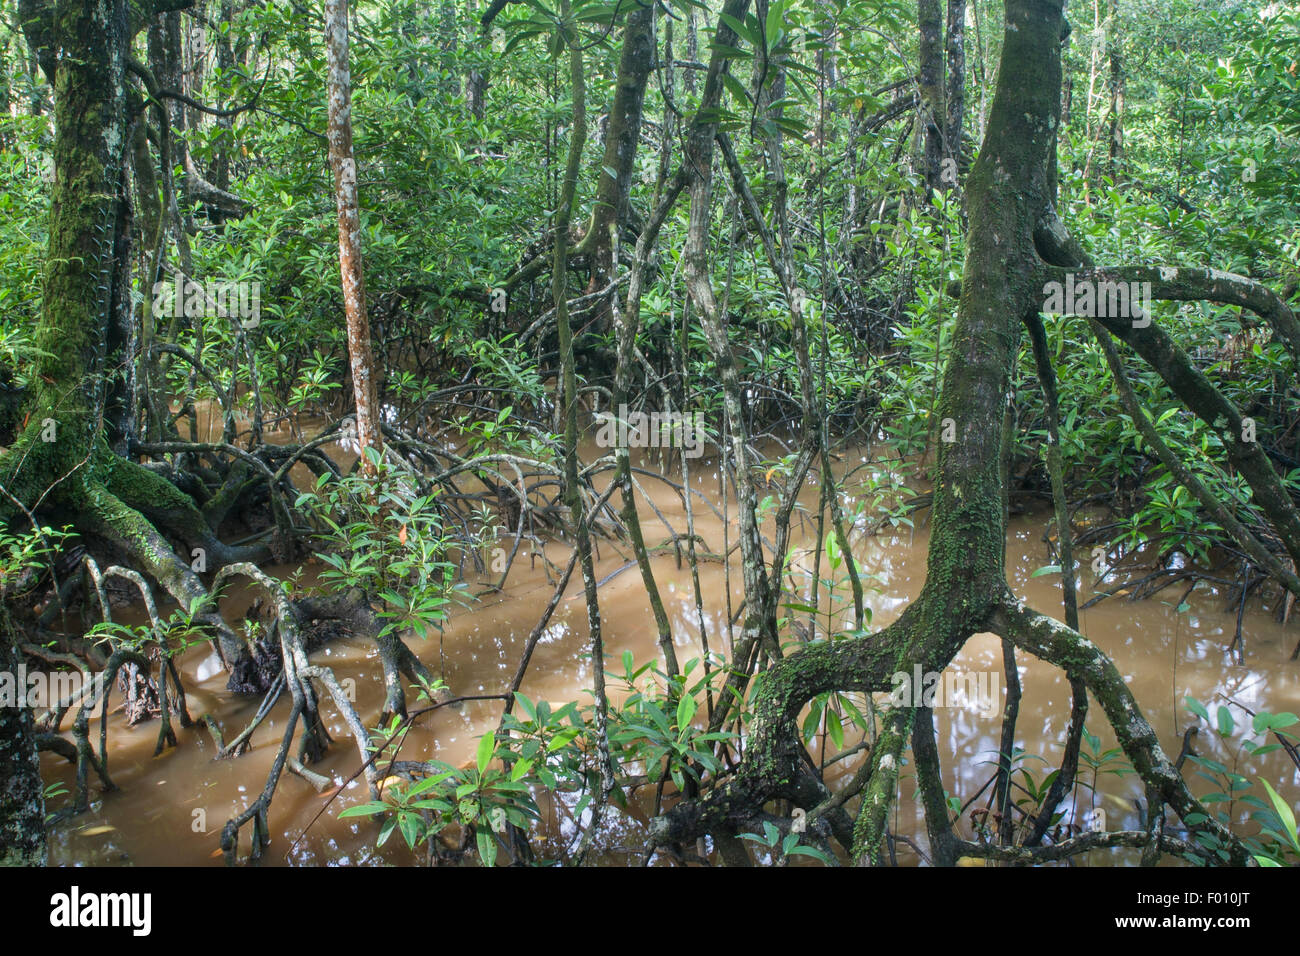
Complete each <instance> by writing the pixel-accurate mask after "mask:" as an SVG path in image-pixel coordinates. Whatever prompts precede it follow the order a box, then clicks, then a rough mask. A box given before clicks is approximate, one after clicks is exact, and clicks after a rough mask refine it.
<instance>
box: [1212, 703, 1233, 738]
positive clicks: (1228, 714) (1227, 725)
mask: <svg viewBox="0 0 1300 956" xmlns="http://www.w3.org/2000/svg"><path fill="white" fill-rule="evenodd" d="M1215 716H1216V717H1217V718H1218V722H1219V736H1220V737H1231V736H1232V732H1233V731H1234V730H1236V728H1237V725H1236V723H1235V722H1234V721H1233V719H1232V711H1230V710H1229V709H1228V708H1227V707H1224V706H1220V707H1219V710H1218V713H1217V714H1215Z"/></svg>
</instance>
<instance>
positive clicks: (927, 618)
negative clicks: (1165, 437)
mask: <svg viewBox="0 0 1300 956" xmlns="http://www.w3.org/2000/svg"><path fill="white" fill-rule="evenodd" d="M1062 6H1063V3H1062V0H1007V3H1006V33H1005V36H1004V41H1003V53H1002V65H1001V69H1000V70H999V73H998V86H997V91H996V93H995V95H994V101H993V106H992V110H991V113H990V116H989V125H988V131H987V134H986V136H985V141H984V145H983V148H982V149H981V150H980V153H979V157H978V159H977V161H976V164H975V166H974V168H973V169H972V170H971V174H970V177H969V179H968V181H967V203H968V211H969V216H970V225H969V229H968V233H967V254H966V262H965V268H964V271H963V279H962V293H961V301H960V306H959V308H958V313H957V320H956V324H955V327H954V330H953V344H952V349H951V353H950V355H951V357H950V359H949V362H948V365H947V367H946V369H945V371H944V377H943V387H942V393H941V397H940V401H939V410H938V415H939V417H940V418H941V419H951V422H952V431H953V433H954V434H955V441H953V442H951V443H945V444H943V445H941V446H940V454H939V466H938V478H937V481H936V484H935V489H934V499H933V524H932V528H933V530H932V534H931V538H930V545H929V561H928V567H927V576H926V582H925V586H924V587H923V588H922V591H921V594H920V596H919V597H917V599H916V600H915V601H914V602H913V603H912V604H911V605H910V606H909V607H908V608H907V609H906V610H905V611H904V613H903V615H902V616H901V617H900V618H899V619H898V620H897V621H896V622H894V623H893V624H892V625H890V626H889V627H887V628H885V629H884V630H882V631H880V632H879V633H876V634H872V635H869V636H863V637H846V638H843V639H841V640H836V641H828V642H825V643H822V644H817V645H808V646H806V647H804V648H803V649H801V650H799V651H798V652H797V653H795V654H792V655H791V656H789V657H787V658H785V659H784V660H782V661H779V662H778V663H776V664H775V665H774V666H773V667H771V668H770V669H769V670H768V671H767V672H766V673H765V674H764V677H763V682H762V685H761V688H760V690H759V691H758V692H757V693H756V695H755V700H754V707H753V721H752V724H751V726H750V734H749V737H748V742H749V746H748V748H747V750H746V753H745V757H744V760H743V762H742V763H741V765H740V766H739V767H738V768H737V769H736V771H735V772H734V773H733V774H732V775H731V776H730V777H729V778H728V779H727V782H726V783H725V784H722V785H720V786H718V787H716V788H714V789H713V790H712V791H710V792H709V793H708V794H707V795H706V796H704V797H702V798H700V799H697V800H686V801H682V802H681V803H679V804H678V805H677V806H676V807H674V808H673V809H672V810H670V811H669V812H668V813H666V814H665V815H663V816H661V817H658V818H656V819H655V820H654V821H653V823H652V825H651V835H652V838H653V839H654V841H655V842H656V843H657V844H659V845H664V844H667V843H673V842H685V841H687V840H689V839H692V838H694V837H696V836H698V835H700V834H702V833H707V832H716V833H722V834H726V833H736V832H739V831H740V830H741V829H742V828H749V827H752V826H755V825H756V824H757V823H758V822H759V820H758V814H759V812H760V811H761V809H762V807H763V804H764V803H765V802H766V801H768V800H771V799H774V798H782V799H788V800H793V801H796V803H795V805H796V806H802V807H808V806H810V804H809V803H808V802H805V801H807V800H808V799H809V796H810V794H811V795H812V796H813V797H814V800H817V799H820V801H821V805H820V806H819V805H817V804H816V803H814V804H812V806H813V809H812V810H811V811H809V812H808V813H807V816H806V826H807V828H808V831H809V832H810V833H812V834H813V835H814V836H815V835H816V834H817V833H819V832H820V833H822V834H824V833H825V832H826V822H828V820H829V817H830V814H831V813H832V812H833V810H834V806H835V805H834V802H833V800H831V799H829V795H828V794H826V792H825V789H824V788H823V787H821V785H820V784H816V785H815V786H814V787H812V788H811V789H810V787H809V786H808V784H807V775H806V774H805V773H804V772H803V769H802V763H803V756H802V748H801V746H800V737H799V732H798V722H797V721H798V717H799V713H800V710H801V709H802V708H803V706H804V705H805V704H806V703H807V702H808V701H809V700H811V699H812V698H814V697H815V696H817V695H818V694H822V693H825V692H827V691H835V690H838V691H853V692H862V693H888V692H889V691H890V690H891V689H892V686H893V684H892V675H893V674H895V673H897V672H900V671H901V672H903V673H911V672H912V671H913V668H914V667H919V668H920V669H921V671H922V672H935V673H939V672H942V671H943V670H945V669H946V668H947V666H948V665H949V664H950V663H951V662H952V660H953V659H954V658H955V657H956V656H957V654H958V653H959V652H960V651H961V649H962V647H963V646H964V645H965V644H966V642H967V641H968V640H969V639H970V637H971V636H972V635H973V634H976V633H980V632H984V631H992V632H993V633H996V634H998V635H1000V636H1002V637H1005V638H1007V639H1009V640H1010V641H1011V642H1012V643H1013V644H1014V645H1015V646H1016V647H1018V648H1020V649H1022V650H1026V651H1028V652H1029V653H1031V654H1034V655H1035V656H1037V657H1039V658H1041V659H1043V660H1045V661H1046V662H1048V663H1051V664H1053V665H1055V666H1057V667H1060V668H1061V669H1063V670H1064V671H1065V672H1066V674H1067V676H1069V677H1070V678H1071V679H1077V680H1079V681H1081V682H1082V683H1083V684H1084V685H1086V687H1087V690H1088V692H1089V693H1090V694H1092V696H1093V697H1094V698H1095V699H1096V700H1097V701H1098V703H1099V704H1100V705H1101V708H1102V710H1103V711H1104V712H1105V715H1106V718H1107V720H1108V721H1109V722H1110V724H1111V726H1112V727H1113V729H1114V731H1115V734H1116V737H1117V738H1118V740H1119V743H1120V746H1121V747H1122V748H1123V750H1124V752H1125V754H1126V755H1127V757H1128V758H1129V760H1130V761H1131V762H1132V764H1133V767H1134V769H1135V770H1136V771H1137V773H1138V775H1139V776H1140V777H1141V778H1142V780H1143V781H1144V783H1146V785H1147V787H1148V792H1149V793H1151V794H1152V795H1153V799H1155V800H1158V801H1160V802H1162V803H1163V804H1166V805H1168V806H1169V807H1171V808H1172V809H1174V810H1175V812H1177V813H1178V815H1179V816H1180V817H1182V818H1183V821H1184V823H1185V824H1186V825H1187V826H1188V828H1189V829H1190V830H1192V831H1203V832H1204V833H1205V834H1207V835H1208V836H1210V837H1212V838H1213V839H1215V840H1218V841H1220V843H1221V845H1222V846H1223V847H1224V848H1225V849H1226V850H1227V851H1228V852H1229V854H1230V858H1231V861H1232V862H1233V863H1236V864H1242V863H1244V862H1246V861H1247V860H1248V859H1249V856H1248V854H1247V852H1246V850H1245V848H1244V847H1243V846H1242V844H1241V843H1240V842H1239V841H1237V840H1236V839H1235V838H1234V837H1233V836H1232V835H1231V834H1229V833H1228V832H1227V831H1226V830H1225V829H1224V828H1223V827H1221V826H1219V825H1218V824H1217V823H1216V822H1215V821H1213V820H1212V819H1210V818H1209V816H1208V814H1206V813H1205V812H1204V808H1203V807H1202V806H1201V804H1200V803H1199V802H1198V801H1197V800H1195V799H1194V798H1193V797H1192V796H1191V794H1190V792H1189V791H1188V789H1187V785H1186V783H1185V782H1184V781H1183V779H1182V777H1181V776H1180V774H1179V773H1178V771H1177V770H1176V769H1175V768H1174V766H1173V764H1172V763H1171V762H1170V760H1169V759H1168V757H1167V756H1166V755H1165V753H1164V751H1163V750H1162V748H1161V746H1160V743H1159V740H1158V739H1157V738H1156V735H1155V732H1154V731H1153V730H1152V729H1151V726H1150V725H1149V724H1148V723H1147V721H1146V720H1145V719H1144V718H1143V717H1142V714H1141V711H1140V710H1139V708H1138V706H1137V703H1136V701H1135V700H1134V699H1133V697H1132V695H1131V693H1130V692H1129V690H1128V688H1127V686H1126V685H1125V683H1124V680H1123V677H1122V676H1121V675H1120V674H1119V672H1118V670H1117V669H1116V668H1115V666H1114V664H1113V663H1112V662H1111V661H1110V660H1109V658H1107V657H1106V656H1105V655H1104V654H1102V653H1101V651H1099V650H1098V649H1097V648H1096V647H1095V646H1094V645H1093V644H1092V643H1091V642H1089V641H1088V640H1087V639H1086V638H1084V637H1082V636H1081V635H1079V634H1078V633H1077V632H1075V631H1073V630H1072V629H1070V628H1068V627H1066V626H1065V625H1062V624H1059V623H1057V622H1056V621H1053V620H1052V619H1051V618H1048V617H1046V616H1045V615H1041V614H1036V613H1034V612H1033V611H1031V610H1029V609H1028V608H1026V607H1025V606H1024V605H1023V604H1022V603H1021V602H1020V601H1019V600H1018V599H1017V598H1016V597H1015V596H1014V595H1013V594H1012V593H1011V591H1010V588H1009V587H1008V585H1007V581H1006V569H1005V549H1006V515H1005V510H1004V507H1003V497H1002V496H1003V487H1004V484H1005V480H1006V479H1005V475H1004V471H1003V461H1002V459H1003V441H1002V433H1003V422H1004V414H1005V409H1006V408H1007V395H1008V392H1009V389H1010V387H1011V375H1012V371H1013V368H1014V366H1015V363H1016V359H1017V353H1018V348H1019V345H1020V340H1021V322H1022V319H1023V318H1024V317H1025V316H1027V315H1030V314H1036V313H1037V312H1038V311H1039V310H1040V309H1041V308H1042V304H1043V303H1042V291H1041V290H1042V277H1043V273H1044V262H1043V260H1042V259H1041V258H1040V256H1039V249H1040V248H1043V247H1045V246H1046V245H1047V239H1048V237H1046V236H1044V235H1043V233H1044V230H1046V229H1049V228H1051V227H1052V226H1053V224H1055V222H1056V220H1055V210H1054V208H1053V202H1054V195H1053V180H1054V171H1055V155H1054V154H1055V142H1056V135H1057V127H1058V125H1059V106H1060V88H1061V71H1060V47H1061V42H1062V40H1063V38H1064V35H1065V22H1064V19H1063V15H1062ZM747 583H748V582H747ZM912 704H914V705H918V704H919V702H917V701H913V702H912ZM914 727H915V729H916V731H917V740H918V741H919V742H918V743H917V744H915V745H914V747H913V756H914V757H915V758H916V761H917V767H916V772H917V779H918V780H919V782H920V784H921V790H922V797H923V802H924V804H925V808H926V816H927V827H928V829H929V831H930V833H931V837H932V843H935V844H937V845H938V848H939V849H940V850H941V852H939V853H938V854H937V858H938V859H940V860H941V861H943V862H952V861H953V860H954V859H955V858H956V857H957V856H959V855H983V856H999V855H1001V856H1000V858H1007V859H1015V860H1018V861H1023V862H1032V861H1033V860H1034V859H1036V858H1038V857H1037V856H1036V855H1035V854H1036V853H1038V854H1041V853H1043V852H1047V851H1044V850H1041V849H1040V850H1037V851H1031V850H1028V849H1026V848H1006V849H1003V848H999V847H988V846H984V845H977V844H973V843H968V842H966V841H961V840H958V839H957V838H956V837H955V835H954V834H952V832H951V825H950V823H949V820H948V811H947V808H946V804H945V798H944V793H943V790H942V783H941V781H942V776H941V774H940V772H939V767H938V763H937V761H938V754H937V750H936V748H935V747H934V746H933V742H932V739H931V738H930V734H932V729H931V725H930V715H929V712H928V711H926V710H924V708H921V707H919V706H895V707H887V708H886V709H885V710H884V713H883V728H882V730H881V733H880V735H879V737H878V738H877V740H876V743H875V746H874V748H873V749H872V752H871V754H870V756H869V757H868V758H867V759H868V761H869V763H868V765H867V767H866V768H865V772H866V776H865V784H864V786H863V788H862V790H861V803H860V809H859V814H858V819H857V822H856V825H855V827H854V839H853V850H852V853H853V857H854V859H855V861H857V862H859V863H868V864H870V863H874V862H876V860H877V859H878V858H879V856H880V852H881V847H882V845H883V842H884V839H885V826H886V821H887V820H888V814H889V810H890V807H891V805H892V801H893V798H894V795H895V792H896V788H897V781H898V774H899V769H900V766H901V761H902V756H903V750H904V748H905V747H906V745H907V742H908V739H909V737H910V736H911V734H912V732H913V728H914ZM823 818H827V819H823ZM1145 837H1146V834H1143V833H1140V832H1139V833H1133V832H1126V833H1123V834H1118V833H1116V834H1107V835H1105V836H1104V837H1103V838H1096V835H1090V837H1089V843H1088V845H1092V844H1093V843H1094V842H1096V843H1097V844H1098V845H1109V846H1134V845H1143V843H1142V842H1138V841H1141V840H1145ZM1125 841H1128V842H1125ZM1052 852H1060V848H1059V847H1056V848H1052Z"/></svg>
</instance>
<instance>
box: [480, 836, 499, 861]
mask: <svg viewBox="0 0 1300 956" xmlns="http://www.w3.org/2000/svg"><path fill="white" fill-rule="evenodd" d="M475 839H476V840H477V842H478V855H479V859H481V860H482V861H483V865H484V866H496V863H497V841H496V839H495V838H494V837H493V836H492V831H491V830H479V831H478V832H477V833H475Z"/></svg>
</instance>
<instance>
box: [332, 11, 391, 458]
mask: <svg viewBox="0 0 1300 956" xmlns="http://www.w3.org/2000/svg"><path fill="white" fill-rule="evenodd" d="M325 48H326V54H327V57H328V63H329V66H328V70H329V77H328V81H327V95H328V97H329V157H330V166H331V168H332V169H333V170H334V195H335V200H336V203H337V206H338V217H339V272H340V273H341V274H342V281H343V311H344V313H345V315H346V317H347V327H348V356H349V358H350V363H351V364H350V367H351V371H352V395H353V400H354V402H355V404H356V425H357V445H358V446H359V449H360V455H361V462H360V463H361V470H362V471H363V472H365V473H367V474H372V475H373V474H375V472H376V465H375V461H376V460H377V456H378V455H382V453H383V450H384V436H383V434H382V433H381V431H380V420H379V415H380V410H379V392H378V382H377V381H376V380H375V360H374V355H373V353H372V350H371V346H370V319H369V317H368V316H367V315H366V283H365V274H364V270H363V269H362V265H361V213H360V210H359V209H358V206H357V163H356V158H355V157H354V156H353V153H352V73H351V69H350V68H349V66H348V3H347V0H328V2H327V3H326V4H325ZM371 449H373V452H372V451H371ZM372 456H375V457H372Z"/></svg>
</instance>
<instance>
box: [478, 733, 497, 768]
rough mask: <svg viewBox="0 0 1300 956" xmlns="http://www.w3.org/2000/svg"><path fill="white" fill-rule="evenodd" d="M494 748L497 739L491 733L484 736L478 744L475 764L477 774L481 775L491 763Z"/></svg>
mask: <svg viewBox="0 0 1300 956" xmlns="http://www.w3.org/2000/svg"><path fill="white" fill-rule="evenodd" d="M496 746H497V737H496V734H493V733H487V734H484V735H483V738H482V739H481V740H480V741H479V742H478V754H477V756H476V758H475V763H476V764H477V765H478V772H479V774H483V773H484V772H485V771H486V770H487V768H488V764H490V763H491V762H492V754H493V753H495V752H496Z"/></svg>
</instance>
